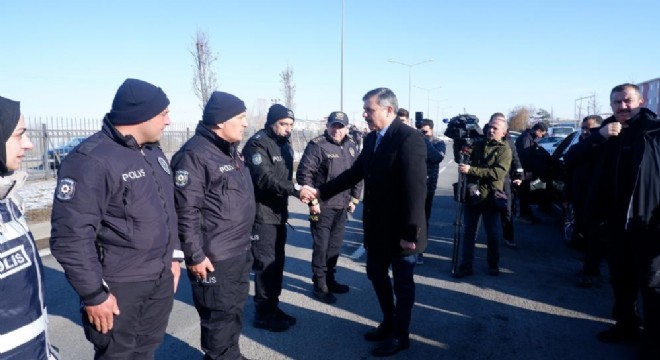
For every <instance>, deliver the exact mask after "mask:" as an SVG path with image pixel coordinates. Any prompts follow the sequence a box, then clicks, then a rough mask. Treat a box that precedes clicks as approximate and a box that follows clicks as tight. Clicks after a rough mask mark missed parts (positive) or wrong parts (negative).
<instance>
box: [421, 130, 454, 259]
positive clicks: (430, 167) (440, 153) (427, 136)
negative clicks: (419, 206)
mask: <svg viewBox="0 0 660 360" xmlns="http://www.w3.org/2000/svg"><path fill="white" fill-rule="evenodd" d="M417 125H418V124H417V122H416V123H415V127H417ZM419 125H420V128H419V131H420V132H421V133H422V135H424V142H425V143H426V202H425V203H424V209H425V210H426V228H427V229H428V228H429V218H430V217H431V209H432V208H433V197H434V196H435V188H436V187H437V186H438V172H439V171H440V163H441V162H442V160H444V158H445V153H446V152H447V145H445V142H444V141H442V140H441V139H440V138H438V137H435V136H433V120H430V119H423V120H421V122H419ZM427 232H428V230H427ZM423 263H424V253H419V254H417V265H422V264H423Z"/></svg>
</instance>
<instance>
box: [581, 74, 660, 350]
mask: <svg viewBox="0 0 660 360" xmlns="http://www.w3.org/2000/svg"><path fill="white" fill-rule="evenodd" d="M643 103H644V99H643V98H642V95H641V93H640V90H639V87H637V86H636V85H633V84H622V85H618V86H615V87H614V88H613V89H612V92H611V93H610V104H611V106H612V113H613V114H614V115H613V116H611V117H609V118H607V119H606V120H605V121H603V126H602V127H601V128H600V129H599V130H598V131H596V132H594V133H592V134H591V135H590V136H589V137H587V138H586V139H584V140H583V141H580V142H579V143H578V144H576V145H574V147H575V150H574V154H575V159H574V160H575V161H579V160H580V158H589V157H593V159H595V160H594V161H596V163H595V165H594V174H593V177H592V180H593V181H592V184H590V186H589V193H588V194H587V202H588V204H589V205H588V208H589V209H592V211H591V212H590V213H589V214H588V215H589V219H587V221H590V222H595V223H598V224H603V226H604V227H605V231H604V233H605V234H607V235H608V238H609V239H608V263H609V266H610V275H611V279H610V281H611V284H612V290H613V291H614V307H613V310H612V313H613V317H614V320H615V321H616V324H614V325H613V326H611V327H610V328H609V329H607V330H605V331H602V332H600V333H599V334H598V339H599V340H601V341H603V342H609V343H612V342H625V341H632V340H635V339H637V338H638V337H639V332H640V328H639V326H640V318H639V315H638V313H637V309H636V305H637V294H638V292H639V293H641V295H642V300H643V301H642V304H643V314H644V319H643V326H644V332H643V334H642V349H641V354H640V358H641V359H659V358H660V342H658V339H660V217H659V216H658V214H659V213H660V185H659V184H660V168H659V167H658V164H659V163H660V120H659V119H658V118H657V115H656V114H654V113H653V112H651V111H650V110H648V109H645V108H642V107H641V106H642V104H643Z"/></svg>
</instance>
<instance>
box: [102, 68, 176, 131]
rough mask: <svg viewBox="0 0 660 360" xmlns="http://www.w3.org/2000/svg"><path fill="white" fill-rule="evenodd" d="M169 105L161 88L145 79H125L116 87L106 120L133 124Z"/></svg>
mask: <svg viewBox="0 0 660 360" xmlns="http://www.w3.org/2000/svg"><path fill="white" fill-rule="evenodd" d="M169 105H170V100H169V99H168V98H167V95H165V93H164V92H163V90H162V89H161V88H159V87H157V86H154V85H152V84H149V83H148V82H146V81H142V80H137V79H126V80H125V81H124V83H123V84H121V86H120V87H119V89H117V93H116V94H115V99H114V100H113V101H112V110H110V112H109V113H108V120H109V121H110V123H111V124H113V125H135V124H139V123H142V122H145V121H147V120H150V119H151V118H153V117H154V116H156V115H158V114H160V113H161V112H162V111H163V110H165V108H167V107H168V106H169Z"/></svg>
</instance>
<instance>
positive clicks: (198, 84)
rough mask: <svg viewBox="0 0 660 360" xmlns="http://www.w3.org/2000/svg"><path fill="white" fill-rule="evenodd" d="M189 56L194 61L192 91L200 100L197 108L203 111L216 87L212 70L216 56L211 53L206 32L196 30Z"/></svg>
mask: <svg viewBox="0 0 660 360" xmlns="http://www.w3.org/2000/svg"><path fill="white" fill-rule="evenodd" d="M190 54H191V55H192V56H193V59H194V61H195V62H194V64H193V90H194V91H195V95H197V98H198V99H199V100H200V105H199V107H200V108H202V109H204V106H205V105H206V103H207V102H208V101H209V98H210V97H211V94H212V93H213V92H214V91H215V90H216V89H217V87H218V85H217V79H216V76H215V71H214V70H213V63H214V62H215V61H216V60H218V55H216V54H214V53H213V52H212V51H211V47H210V46H209V35H208V34H207V33H206V32H204V31H201V30H197V37H196V38H195V42H194V44H193V49H191V50H190Z"/></svg>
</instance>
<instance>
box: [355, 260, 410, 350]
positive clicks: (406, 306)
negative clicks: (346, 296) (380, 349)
mask: <svg viewBox="0 0 660 360" xmlns="http://www.w3.org/2000/svg"><path fill="white" fill-rule="evenodd" d="M415 260H416V258H415V255H406V256H399V255H386V254H380V253H376V252H373V251H370V250H367V277H368V278H369V280H371V284H372V285H373V287H374V291H375V292H376V297H377V298H378V304H379V305H380V310H381V311H382V312H383V324H385V325H386V326H392V328H393V329H394V337H395V338H397V339H400V340H403V339H405V340H407V339H408V336H409V334H410V331H409V329H410V316H411V313H412V307H413V304H414V303H415V281H414V279H413V275H414V270H415ZM390 266H392V275H393V277H394V286H392V280H391V279H390V276H389V273H388V269H389V267H390ZM395 297H396V303H395V301H394V299H395Z"/></svg>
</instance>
